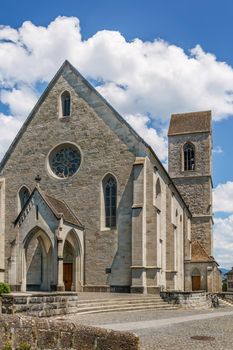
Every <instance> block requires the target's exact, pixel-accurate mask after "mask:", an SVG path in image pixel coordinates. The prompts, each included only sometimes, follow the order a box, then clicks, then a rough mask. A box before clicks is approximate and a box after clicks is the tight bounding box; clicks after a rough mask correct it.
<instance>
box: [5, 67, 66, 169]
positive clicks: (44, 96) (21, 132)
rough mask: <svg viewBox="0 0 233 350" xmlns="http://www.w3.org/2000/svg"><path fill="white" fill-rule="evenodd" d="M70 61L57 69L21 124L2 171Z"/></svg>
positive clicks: (7, 153)
mask: <svg viewBox="0 0 233 350" xmlns="http://www.w3.org/2000/svg"><path fill="white" fill-rule="evenodd" d="M68 64H69V62H68V61H67V60H65V61H64V63H63V64H62V66H61V67H60V68H59V70H58V71H57V73H56V74H55V75H54V77H53V78H52V80H51V81H50V82H49V84H48V86H47V87H46V89H45V90H44V92H43V93H42V94H41V96H40V98H39V99H38V101H37V103H36V104H35V106H34V107H33V109H32V111H31V112H30V114H29V115H28V117H27V118H26V120H25V122H24V123H23V125H22V126H21V128H20V130H19V131H18V133H17V134H16V136H15V138H14V140H13V141H12V143H11V145H10V147H9V148H8V150H7V151H6V153H5V155H4V157H3V159H2V160H1V162H0V172H1V171H2V169H3V167H4V165H5V164H6V162H7V160H8V158H9V156H10V154H11V152H12V151H13V150H14V148H15V147H16V145H17V143H18V141H19V139H20V137H21V136H22V134H23V133H24V131H25V129H26V127H27V126H28V125H29V123H30V121H31V120H32V118H33V116H34V114H35V113H36V112H37V110H38V109H39V107H40V106H41V104H42V102H43V101H44V100H45V98H46V96H47V95H48V93H49V92H50V90H51V89H52V87H53V86H54V84H55V83H56V81H57V79H58V78H59V76H60V75H61V72H62V71H63V69H64V67H65V66H66V65H68Z"/></svg>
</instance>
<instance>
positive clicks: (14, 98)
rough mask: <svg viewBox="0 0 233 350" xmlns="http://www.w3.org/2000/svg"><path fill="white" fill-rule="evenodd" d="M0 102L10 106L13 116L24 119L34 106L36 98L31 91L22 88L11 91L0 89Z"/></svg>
mask: <svg viewBox="0 0 233 350" xmlns="http://www.w3.org/2000/svg"><path fill="white" fill-rule="evenodd" d="M0 101H1V102H2V103H4V104H8V105H9V106H10V109H11V112H12V115H13V116H16V117H24V116H25V115H27V114H29V112H30V111H31V109H32V108H33V106H34V105H35V103H36V101H37V96H36V94H35V92H34V91H33V90H32V89H30V88H28V87H26V86H22V87H21V88H17V89H15V88H14V89H12V90H4V89H2V91H1V95H0Z"/></svg>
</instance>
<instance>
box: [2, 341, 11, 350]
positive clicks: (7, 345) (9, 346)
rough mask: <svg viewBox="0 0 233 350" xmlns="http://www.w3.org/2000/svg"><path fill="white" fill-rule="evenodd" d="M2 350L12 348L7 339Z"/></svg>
mask: <svg viewBox="0 0 233 350" xmlns="http://www.w3.org/2000/svg"><path fill="white" fill-rule="evenodd" d="M2 350H12V346H11V343H10V342H9V341H8V342H6V343H5V344H4V346H3V348H2Z"/></svg>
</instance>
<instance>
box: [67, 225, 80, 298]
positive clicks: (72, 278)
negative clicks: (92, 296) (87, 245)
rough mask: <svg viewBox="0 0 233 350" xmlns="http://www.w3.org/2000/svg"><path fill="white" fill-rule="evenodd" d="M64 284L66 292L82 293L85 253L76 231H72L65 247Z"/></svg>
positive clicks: (68, 235)
mask: <svg viewBox="0 0 233 350" xmlns="http://www.w3.org/2000/svg"><path fill="white" fill-rule="evenodd" d="M63 282H64V286H65V290H66V291H71V290H72V291H81V290H82V286H83V251H82V247H81V242H80V241H79V237H78V235H77V233H76V232H75V230H71V231H70V232H69V233H68V234H67V236H66V239H65V241H64V245H63Z"/></svg>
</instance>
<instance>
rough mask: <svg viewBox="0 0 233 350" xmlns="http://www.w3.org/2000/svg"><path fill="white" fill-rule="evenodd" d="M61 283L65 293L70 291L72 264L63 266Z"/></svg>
mask: <svg viewBox="0 0 233 350" xmlns="http://www.w3.org/2000/svg"><path fill="white" fill-rule="evenodd" d="M63 281H64V285H65V290H66V291H71V286H72V282H73V264H72V263H64V264H63Z"/></svg>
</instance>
